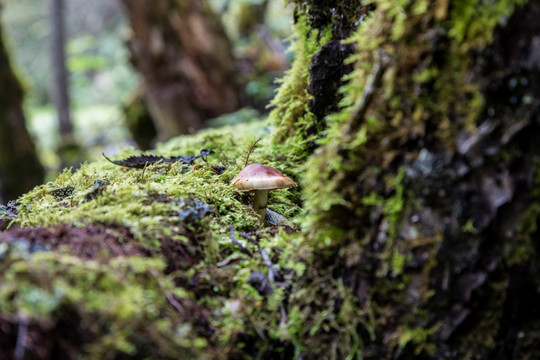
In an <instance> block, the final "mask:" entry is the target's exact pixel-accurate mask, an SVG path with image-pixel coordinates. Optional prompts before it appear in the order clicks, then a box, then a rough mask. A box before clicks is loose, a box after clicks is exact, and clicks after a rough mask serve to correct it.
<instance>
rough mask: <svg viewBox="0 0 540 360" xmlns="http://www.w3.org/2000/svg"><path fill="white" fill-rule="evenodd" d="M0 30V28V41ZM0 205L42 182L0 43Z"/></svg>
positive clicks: (19, 96) (17, 89) (13, 78)
mask: <svg viewBox="0 0 540 360" xmlns="http://www.w3.org/2000/svg"><path fill="white" fill-rule="evenodd" d="M1 34H2V29H1V28H0V39H1V38H2V37H1ZM0 83H1V84H2V86H1V87H0V203H5V202H7V201H8V200H10V199H15V198H17V197H18V196H19V195H21V194H22V193H24V192H25V191H28V190H30V189H31V188H32V187H34V186H35V185H38V184H39V183H41V182H42V181H43V176H44V171H43V167H42V165H41V163H40V162H39V159H38V156H37V153H36V148H35V146H34V143H33V140H32V138H31V136H30V134H29V133H28V131H27V129H26V125H25V119H24V114H23V109H22V101H23V97H24V94H23V90H22V87H21V84H20V83H19V81H18V79H17V77H16V76H15V74H14V73H13V69H12V67H11V63H10V60H9V56H8V54H7V50H6V48H5V46H4V43H3V41H0Z"/></svg>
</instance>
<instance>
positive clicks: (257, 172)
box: [231, 164, 296, 191]
mask: <svg viewBox="0 0 540 360" xmlns="http://www.w3.org/2000/svg"><path fill="white" fill-rule="evenodd" d="M231 185H232V186H234V187H235V188H237V189H238V190H240V191H252V190H274V189H282V188H286V187H290V186H296V183H295V182H294V181H293V180H292V179H291V178H290V177H287V176H285V175H283V174H282V173H280V172H279V171H277V170H276V169H274V168H273V167H270V166H266V165H261V164H250V165H248V166H246V167H245V168H243V169H242V171H240V172H239V173H238V175H236V176H235V177H234V178H233V179H232V180H231Z"/></svg>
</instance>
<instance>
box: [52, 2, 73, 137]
mask: <svg viewBox="0 0 540 360" xmlns="http://www.w3.org/2000/svg"><path fill="white" fill-rule="evenodd" d="M49 7H50V20H51V68H52V71H53V82H52V88H53V94H54V96H53V98H54V102H55V106H56V111H57V113H58V114H57V115H58V128H59V130H60V139H61V141H62V143H64V144H71V143H72V142H73V141H74V139H73V126H72V124H71V119H70V114H69V84H68V71H67V68H66V50H65V42H66V32H65V16H64V13H65V4H64V0H50V1H49Z"/></svg>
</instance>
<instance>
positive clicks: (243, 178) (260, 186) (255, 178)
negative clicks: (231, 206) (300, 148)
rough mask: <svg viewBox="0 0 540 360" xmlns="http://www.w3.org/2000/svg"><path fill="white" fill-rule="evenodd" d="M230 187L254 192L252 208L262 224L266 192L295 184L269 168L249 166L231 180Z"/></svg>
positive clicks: (257, 165) (266, 197)
mask: <svg viewBox="0 0 540 360" xmlns="http://www.w3.org/2000/svg"><path fill="white" fill-rule="evenodd" d="M231 185H232V186H234V187H235V188H237V189H238V190H240V191H254V192H255V197H254V199H253V208H254V210H255V211H256V212H257V214H259V217H260V218H261V223H262V222H264V218H265V216H266V205H267V203H268V191H269V190H274V189H282V188H286V187H290V186H296V183H295V182H294V181H293V180H292V179H291V178H290V177H287V176H285V175H283V174H281V173H280V172H279V171H277V170H276V169H274V168H272V167H270V166H266V165H261V164H250V165H248V166H246V167H245V168H243V169H242V171H240V172H239V173H238V175H236V176H235V177H234V178H233V179H232V180H231Z"/></svg>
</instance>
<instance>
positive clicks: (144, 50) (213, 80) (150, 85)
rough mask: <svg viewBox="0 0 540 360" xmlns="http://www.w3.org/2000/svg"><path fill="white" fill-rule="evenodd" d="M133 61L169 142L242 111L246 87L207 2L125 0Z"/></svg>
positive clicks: (161, 134) (160, 132) (159, 127)
mask: <svg viewBox="0 0 540 360" xmlns="http://www.w3.org/2000/svg"><path fill="white" fill-rule="evenodd" d="M123 3H124V5H125V8H126V10H127V13H128V16H129V19H130V22H131V27H132V30H133V33H132V37H131V39H130V40H129V43H128V45H129V48H130V51H131V59H132V63H133V65H134V66H135V68H136V69H137V70H138V71H139V72H140V74H141V75H142V78H143V80H144V86H145V100H146V102H147V104H148V107H149V110H150V113H151V114H152V117H153V119H154V121H155V125H156V128H157V131H158V137H159V138H160V139H161V140H163V139H167V138H170V137H172V136H175V135H178V134H185V133H190V132H193V131H196V130H199V129H201V128H202V127H204V125H205V120H207V119H209V118H213V117H216V116H218V115H220V114H224V113H228V112H232V111H234V110H236V109H238V107H239V105H240V99H241V91H240V87H239V86H238V84H237V79H236V77H235V72H236V68H235V66H236V64H235V60H234V58H233V55H232V51H231V44H230V43H229V40H228V38H227V36H226V34H225V32H224V30H223V27H222V26H221V22H220V20H219V18H218V17H217V16H216V15H215V14H214V13H213V12H212V10H211V9H210V7H209V6H208V4H207V3H206V2H205V1H198V0H167V1H160V2H159V3H156V2H155V1H150V0H144V1H140V0H124V1H123Z"/></svg>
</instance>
